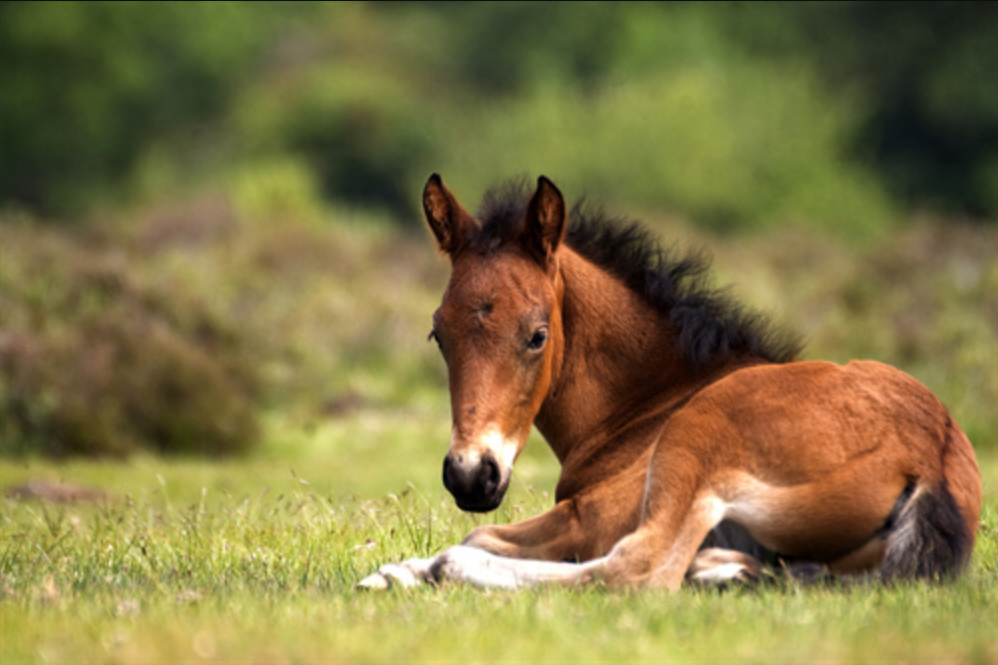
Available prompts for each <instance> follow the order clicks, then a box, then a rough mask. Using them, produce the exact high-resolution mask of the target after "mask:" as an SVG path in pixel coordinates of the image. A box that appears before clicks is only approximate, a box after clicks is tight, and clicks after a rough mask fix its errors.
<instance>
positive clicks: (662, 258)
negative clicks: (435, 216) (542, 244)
mask: <svg viewBox="0 0 998 665" xmlns="http://www.w3.org/2000/svg"><path fill="white" fill-rule="evenodd" d="M529 197H530V189H529V188H528V185H527V182H526V180H516V181H511V182H508V183H506V184H504V185H502V186H500V187H498V188H495V189H491V190H489V191H488V192H486V194H485V197H484V198H483V201H482V206H481V208H480V209H479V213H478V219H479V221H480V222H481V223H482V228H481V229H480V230H479V232H478V233H477V234H476V237H475V238H474V239H473V241H472V245H473V246H474V247H475V248H477V249H478V250H479V251H483V252H494V251H496V250H498V249H499V248H500V247H501V246H502V245H503V244H505V243H507V242H513V241H515V240H516V238H517V236H518V235H519V233H520V227H521V223H522V221H523V217H524V212H525V210H526V205H527V201H528V200H529ZM566 242H567V243H568V246H569V247H571V248H572V249H573V250H575V251H576V252H578V253H579V254H580V255H582V256H584V257H585V258H587V259H588V260H590V261H592V262H593V263H594V264H596V265H598V266H600V267H601V268H603V269H604V270H606V271H607V272H609V273H611V274H613V275H616V276H617V278H619V279H620V280H622V281H623V282H624V283H625V284H627V286H628V287H630V288H631V289H633V290H634V291H636V292H637V293H639V294H641V295H642V296H644V298H645V299H646V300H647V301H648V302H649V303H650V304H651V305H652V306H653V307H655V308H656V309H657V310H658V311H660V312H661V313H662V315H663V316H665V317H666V318H668V319H669V321H670V322H671V323H672V325H673V326H674V327H675V329H676V331H677V333H678V336H677V344H678V346H679V349H680V350H681V351H682V353H683V355H684V356H685V358H686V360H687V362H689V363H690V365H692V366H694V367H699V366H702V365H704V364H706V363H707V362H709V361H710V359H711V358H713V357H715V356H717V355H718V354H739V355H741V354H750V355H753V356H757V357H761V358H765V359H766V360H770V361H772V362H779V363H783V362H789V361H791V360H793V359H794V357H795V356H796V355H797V354H798V353H799V352H800V350H801V346H802V344H801V340H800V339H799V338H798V337H796V336H794V335H791V334H788V333H786V332H784V331H780V330H778V329H776V328H774V326H773V325H772V324H771V323H770V321H769V319H768V318H767V317H766V316H764V315H762V314H760V313H758V312H754V311H751V310H749V309H746V308H745V307H744V306H743V305H741V304H740V303H738V302H736V301H734V300H733V299H732V298H731V297H730V296H728V295H727V294H726V293H725V292H723V291H718V290H717V289H713V288H711V287H710V285H709V283H708V279H707V273H708V270H709V268H710V261H709V259H708V258H707V257H706V256H705V255H704V254H703V253H702V252H701V253H698V252H692V253H688V254H686V255H685V256H680V257H677V256H676V255H675V254H674V253H673V252H669V251H666V250H664V249H663V248H662V247H661V245H660V244H659V243H658V241H657V240H656V239H655V237H654V236H653V235H652V234H651V233H650V232H649V231H648V230H647V229H645V228H643V227H642V226H641V225H640V224H638V223H636V222H632V221H628V220H626V219H615V218H611V217H607V216H606V215H605V214H604V213H603V211H602V210H601V209H600V208H597V207H594V206H590V205H588V204H586V203H585V202H584V201H580V202H579V203H577V204H576V205H575V206H574V207H573V208H572V210H571V213H570V216H569V227H568V232H567V234H566Z"/></svg>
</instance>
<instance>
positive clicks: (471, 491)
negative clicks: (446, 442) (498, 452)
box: [444, 453, 506, 513]
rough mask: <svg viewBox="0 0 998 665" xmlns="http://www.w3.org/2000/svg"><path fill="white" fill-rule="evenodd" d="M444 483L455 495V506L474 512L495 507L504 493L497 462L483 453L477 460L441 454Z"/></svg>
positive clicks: (484, 511)
mask: <svg viewBox="0 0 998 665" xmlns="http://www.w3.org/2000/svg"><path fill="white" fill-rule="evenodd" d="M444 487H446V488H447V491H449V492H450V493H451V494H452V495H453V496H454V501H455V502H457V506H458V508H460V509H461V510H467V511H470V512H475V513H487V512H488V511H490V510H495V509H496V508H497V507H498V506H499V504H500V503H502V497H503V495H504V494H505V493H506V487H505V486H504V485H503V484H502V472H501V471H500V470H499V462H497V461H496V458H495V457H494V456H493V455H492V453H485V454H484V455H482V456H481V457H480V458H479V459H478V461H477V462H469V461H468V458H467V457H466V456H464V455H460V454H458V455H455V454H453V453H450V454H448V455H447V457H445V458H444Z"/></svg>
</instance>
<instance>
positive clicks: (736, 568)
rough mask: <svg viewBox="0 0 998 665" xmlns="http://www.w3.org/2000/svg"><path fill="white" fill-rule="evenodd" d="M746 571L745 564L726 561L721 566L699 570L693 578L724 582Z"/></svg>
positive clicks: (710, 581)
mask: <svg viewBox="0 0 998 665" xmlns="http://www.w3.org/2000/svg"><path fill="white" fill-rule="evenodd" d="M746 572H747V571H746V570H745V566H743V565H742V564H740V563H724V564H721V565H720V566H714V567H712V568H707V569H706V570H701V571H698V572H697V573H696V574H694V575H693V578H692V579H693V580H694V581H696V582H704V583H710V584H723V583H725V582H731V581H732V580H736V579H738V578H739V577H740V576H741V575H743V574H744V573H746Z"/></svg>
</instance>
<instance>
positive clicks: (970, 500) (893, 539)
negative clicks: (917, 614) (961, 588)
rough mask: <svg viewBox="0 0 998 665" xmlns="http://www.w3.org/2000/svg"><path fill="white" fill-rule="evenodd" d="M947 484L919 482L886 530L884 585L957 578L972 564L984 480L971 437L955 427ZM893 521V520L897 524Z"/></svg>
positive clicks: (945, 457) (946, 459) (944, 476)
mask: <svg viewBox="0 0 998 665" xmlns="http://www.w3.org/2000/svg"><path fill="white" fill-rule="evenodd" d="M940 462H941V465H942V469H941V471H942V473H941V479H940V480H939V481H938V482H935V483H930V482H926V481H924V480H919V481H913V482H912V483H911V484H910V485H909V486H908V487H907V488H905V491H904V493H902V495H901V497H900V498H899V500H898V503H897V505H896V506H895V508H894V511H893V513H892V515H891V518H888V524H887V525H885V530H886V531H887V533H886V534H885V536H886V540H887V551H886V553H885V555H884V559H883V562H882V563H881V564H880V575H881V577H882V578H883V579H884V581H887V582H891V581H894V580H900V579H914V578H922V579H930V580H939V579H946V578H952V577H956V576H957V575H958V574H959V573H960V572H961V571H962V570H963V568H964V567H965V566H966V565H967V562H968V561H969V560H970V552H971V550H972V549H973V548H974V537H975V536H976V534H977V521H978V516H979V511H980V505H981V475H980V470H979V469H978V467H977V461H976V460H975V459H974V453H973V449H972V448H971V447H970V442H969V441H968V440H967V437H966V436H965V435H964V434H963V432H962V431H960V429H959V427H957V426H956V425H955V424H954V423H953V422H952V421H949V422H948V423H947V428H946V438H945V441H944V444H943V451H942V454H941V455H940ZM892 518H893V519H892Z"/></svg>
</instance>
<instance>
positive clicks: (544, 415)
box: [535, 247, 746, 465]
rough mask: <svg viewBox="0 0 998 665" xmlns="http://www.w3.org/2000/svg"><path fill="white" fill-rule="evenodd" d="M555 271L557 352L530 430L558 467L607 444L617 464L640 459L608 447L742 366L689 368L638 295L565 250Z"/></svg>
mask: <svg viewBox="0 0 998 665" xmlns="http://www.w3.org/2000/svg"><path fill="white" fill-rule="evenodd" d="M559 271H560V277H561V280H562V286H563V289H564V296H563V303H562V323H563V327H564V340H565V341H564V348H563V350H562V353H561V357H560V362H557V360H558V359H556V378H555V380H554V381H553V385H552V389H551V392H550V393H549V395H548V398H547V399H546V400H545V402H544V404H543V406H542V407H541V411H540V413H539V414H538V416H537V419H536V420H535V422H536V424H537V427H538V429H539V430H540V432H541V433H542V434H543V435H544V437H545V438H546V439H547V441H548V444H549V445H550V446H551V448H552V450H553V451H554V453H555V455H556V456H557V457H558V459H559V461H561V462H562V464H563V465H565V464H566V463H567V462H568V461H569V458H572V459H573V460H575V461H579V460H580V459H581V458H585V457H591V456H593V455H595V454H598V452H599V449H600V448H601V447H606V446H607V445H608V444H611V443H612V444H613V445H614V447H615V450H616V449H619V454H620V455H622V456H624V457H627V456H633V455H637V454H641V452H642V451H633V450H631V451H629V450H625V449H623V448H626V447H627V446H628V445H629V444H627V443H626V442H625V443H623V444H622V442H620V441H615V440H614V435H615V433H617V432H620V431H621V430H622V429H623V428H624V427H625V426H627V425H628V424H629V423H633V422H634V421H635V420H636V419H645V418H648V417H649V416H653V415H654V414H656V413H657V414H662V413H667V412H669V411H671V409H674V408H676V406H678V405H679V404H682V403H683V402H684V401H685V400H686V399H688V398H689V396H690V395H692V394H693V393H694V392H696V391H697V390H699V389H700V388H701V387H702V386H703V385H705V384H706V383H709V382H711V381H713V380H716V378H717V377H719V376H721V375H723V374H726V373H727V372H729V371H731V370H733V369H734V368H735V367H738V366H742V365H744V364H746V363H745V360H744V359H742V360H739V359H737V358H733V357H732V358H723V357H719V358H717V359H716V360H715V361H713V362H710V363H707V364H706V365H705V366H704V367H701V368H691V367H690V366H689V364H688V363H687V362H686V361H685V360H684V358H683V356H682V354H681V352H680V351H679V349H678V348H677V344H676V334H675V331H674V330H673V328H672V326H671V324H670V323H669V321H668V318H667V317H665V316H663V315H662V314H661V313H660V312H658V311H656V310H655V309H654V308H653V307H652V306H651V305H650V304H649V303H648V302H647V301H646V300H645V298H644V297H643V296H642V295H640V294H638V293H636V292H635V291H634V290H633V289H631V288H629V287H628V286H626V285H625V284H624V283H622V282H621V281H620V280H619V279H617V278H616V277H614V276H612V275H610V274H608V273H607V272H606V271H604V270H602V269H601V268H599V267H597V266H595V265H593V264H592V263H590V262H589V261H588V260H586V259H585V258H583V257H582V256H580V255H579V254H577V253H575V252H574V251H572V250H571V249H570V248H567V247H563V248H562V249H561V250H559ZM618 438H619V437H618ZM634 445H636V446H641V445H642V444H641V442H636V443H635V444H634ZM615 454H617V453H615Z"/></svg>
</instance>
